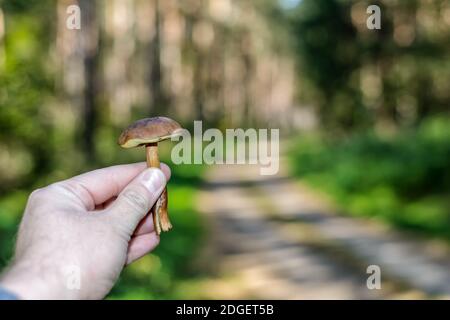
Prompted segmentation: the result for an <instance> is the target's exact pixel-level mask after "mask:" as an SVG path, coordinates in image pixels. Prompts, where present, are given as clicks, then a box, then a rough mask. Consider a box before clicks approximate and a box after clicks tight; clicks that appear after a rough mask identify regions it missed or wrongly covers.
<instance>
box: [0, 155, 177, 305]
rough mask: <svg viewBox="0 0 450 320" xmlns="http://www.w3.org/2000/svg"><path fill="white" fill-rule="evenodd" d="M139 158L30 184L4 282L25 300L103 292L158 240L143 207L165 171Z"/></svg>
mask: <svg viewBox="0 0 450 320" xmlns="http://www.w3.org/2000/svg"><path fill="white" fill-rule="evenodd" d="M161 168H162V171H161V170H159V169H155V168H150V169H146V168H145V164H144V163H137V164H130V165H119V166H114V167H109V168H104V169H99V170H95V171H91V172H88V173H85V174H82V175H79V176H76V177H73V178H71V179H68V180H65V181H61V182H57V183H54V184H52V185H50V186H48V187H45V188H42V189H38V190H36V191H34V192H33V193H32V194H31V195H30V197H29V199H28V203H27V206H26V209H25V213H24V215H23V218H22V222H21V224H20V228H19V233H18V237H17V245H16V251H15V256H14V260H13V262H12V264H11V266H10V268H9V270H8V271H7V272H6V273H5V275H4V276H3V278H2V280H1V283H0V284H1V285H2V286H3V287H4V288H6V289H8V290H10V291H11V292H13V293H15V294H17V295H18V297H19V298H23V299H100V298H103V297H105V295H106V294H108V292H109V291H110V290H111V288H112V287H113V285H114V283H115V282H116V281H117V279H118V277H119V274H120V272H121V271H122V269H123V267H124V266H125V265H126V264H128V263H131V262H133V261H134V260H136V259H138V258H140V257H142V256H143V255H145V254H146V253H148V252H149V251H151V250H152V249H153V248H155V247H156V245H157V244H158V243H159V237H158V236H157V235H156V233H155V232H154V229H153V222H152V219H151V217H149V216H148V212H149V211H150V209H151V207H152V206H153V204H154V203H155V201H156V200H157V199H158V197H159V195H160V194H161V192H162V191H163V189H164V187H165V185H166V181H167V180H168V179H169V177H170V170H169V168H168V167H167V166H166V165H164V164H163V165H162V166H161Z"/></svg>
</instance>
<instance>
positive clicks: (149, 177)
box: [141, 168, 166, 193]
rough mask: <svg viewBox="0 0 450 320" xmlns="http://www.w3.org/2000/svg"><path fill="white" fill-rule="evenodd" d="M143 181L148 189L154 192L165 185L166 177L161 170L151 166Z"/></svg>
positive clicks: (143, 176)
mask: <svg viewBox="0 0 450 320" xmlns="http://www.w3.org/2000/svg"><path fill="white" fill-rule="evenodd" d="M141 181H142V184H143V185H144V186H145V187H146V188H147V189H148V191H150V192H152V193H153V192H158V191H160V190H161V189H162V188H163V187H164V184H165V183H166V177H165V176H164V173H163V172H162V171H161V170H159V169H156V168H150V169H147V170H146V171H145V172H144V174H143V175H142V178H141Z"/></svg>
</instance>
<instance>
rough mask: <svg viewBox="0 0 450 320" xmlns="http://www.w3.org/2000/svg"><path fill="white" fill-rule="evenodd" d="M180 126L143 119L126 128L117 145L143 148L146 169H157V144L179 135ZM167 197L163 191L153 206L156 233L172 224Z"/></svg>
mask: <svg viewBox="0 0 450 320" xmlns="http://www.w3.org/2000/svg"><path fill="white" fill-rule="evenodd" d="M181 131H182V128H181V126H180V125H179V124H178V123H177V122H176V121H174V120H172V119H169V118H166V117H154V118H145V119H141V120H138V121H136V122H135V123H133V124H131V125H130V126H128V127H127V128H126V129H125V130H124V131H123V132H122V134H121V135H120V137H119V140H118V143H119V145H120V146H121V147H122V148H134V147H139V146H145V149H146V156H147V167H149V168H159V167H160V162H159V157H158V142H160V141H163V140H166V139H170V138H171V137H173V136H177V135H179V134H180V133H181ZM167 204H168V195H167V188H165V189H164V191H163V192H162V194H161V196H160V197H159V199H158V201H157V202H156V203H155V205H154V206H153V208H152V210H151V212H152V214H153V224H154V226H155V230H156V233H157V234H158V235H159V234H161V231H169V230H170V229H171V228H172V224H171V223H170V220H169V215H168V212H167Z"/></svg>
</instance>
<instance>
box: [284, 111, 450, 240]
mask: <svg viewBox="0 0 450 320" xmlns="http://www.w3.org/2000/svg"><path fill="white" fill-rule="evenodd" d="M448 128H450V120H449V119H447V118H436V119H430V120H429V121H427V122H425V123H424V124H423V125H421V126H420V127H419V128H417V129H416V130H409V131H404V132H400V133H398V134H396V135H395V136H391V137H389V138H386V137H384V138H383V137H380V136H378V135H375V134H364V135H354V136H352V137H350V138H348V139H345V140H336V139H329V138H328V139H325V138H323V137H321V138H319V137H318V136H315V137H302V138H299V139H298V140H297V141H296V143H295V145H294V147H293V148H292V150H291V151H290V159H291V167H292V169H293V171H294V173H295V174H296V175H297V176H298V177H300V178H302V179H303V180H304V181H305V182H307V183H309V184H310V185H311V186H313V187H315V188H317V189H318V190H321V191H324V192H325V193H327V194H329V195H330V196H331V197H332V199H334V201H335V202H336V204H337V205H338V207H339V208H341V209H342V211H343V212H346V213H349V214H352V215H355V216H366V217H375V218H379V219H381V220H384V221H386V222H388V223H390V224H392V225H395V226H398V227H402V228H408V229H414V230H417V231H419V232H422V233H424V234H428V235H432V236H437V237H441V238H445V239H447V240H450V130H449V129H448Z"/></svg>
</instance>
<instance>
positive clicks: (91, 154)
mask: <svg viewBox="0 0 450 320" xmlns="http://www.w3.org/2000/svg"><path fill="white" fill-rule="evenodd" d="M79 4H80V9H81V21H82V30H81V32H82V41H83V65H84V91H83V114H82V117H83V122H84V126H83V129H82V141H83V151H84V153H85V155H86V158H87V159H88V160H89V161H93V160H95V158H96V157H95V140H94V138H95V129H96V127H97V117H98V114H97V101H96V100H97V99H96V96H97V93H98V91H99V89H100V88H99V72H98V49H99V46H98V42H99V26H98V20H97V8H96V1H91V0H80V1H79Z"/></svg>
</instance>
